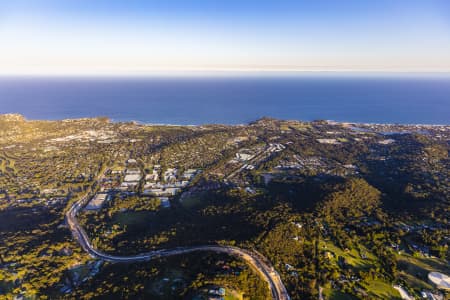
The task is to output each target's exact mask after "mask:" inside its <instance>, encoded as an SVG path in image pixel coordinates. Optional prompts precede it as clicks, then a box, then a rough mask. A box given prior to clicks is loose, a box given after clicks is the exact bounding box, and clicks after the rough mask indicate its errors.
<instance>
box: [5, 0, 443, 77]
mask: <svg viewBox="0 0 450 300" xmlns="http://www.w3.org/2000/svg"><path fill="white" fill-rule="evenodd" d="M0 40H1V41H2V42H1V44H0V54H1V55H0V72H1V73H33V74H36V73H38V74H39V73H80V74H84V73H118V74H123V73H149V72H155V71H167V72H175V71H186V70H189V71H217V70H220V71H222V70H226V71H249V70H251V71H411V72H412V71H446V72H448V71H450V1H447V0H426V1H419V0H396V1H392V0H377V1H363V0H359V1H356V0H347V1H346V0H341V1H335V0H333V1H331V0H330V1H325V0H314V1H312V0H311V1H300V0H297V1H282V0H277V1H265V0H260V1H253V0H247V1H242V0H241V1H238V0H228V1H211V0H210V1H208V0H203V1H189V0H184V1H182V0H179V1H171V0H165V1H132V0H128V1H123V0H122V1H119V0H109V1H105V0H96V1H92V0H91V1H88V0H72V1H69V0H59V1H56V0H53V1H49V0H47V1H44V0H41V1H38V0H28V1H22V0H14V1H13V0H11V1H4V0H0Z"/></svg>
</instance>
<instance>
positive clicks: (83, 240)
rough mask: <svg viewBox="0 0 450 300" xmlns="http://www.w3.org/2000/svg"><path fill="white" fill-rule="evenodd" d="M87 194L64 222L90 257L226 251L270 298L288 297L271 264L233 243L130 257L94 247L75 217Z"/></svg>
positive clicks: (153, 253)
mask: <svg viewBox="0 0 450 300" xmlns="http://www.w3.org/2000/svg"><path fill="white" fill-rule="evenodd" d="M89 199H90V197H89V196H86V197H84V198H82V199H81V200H80V201H78V202H76V203H74V204H73V205H72V206H71V208H70V209H69V210H68V211H67V213H66V221H67V224H68V225H69V228H70V231H71V232H72V235H73V237H74V238H75V239H76V240H77V241H78V243H79V244H80V245H81V247H82V248H83V249H84V251H86V252H87V253H89V255H91V256H92V257H94V258H99V259H102V260H105V261H109V262H139V261H149V260H151V259H154V258H159V257H167V256H173V255H180V254H186V253H191V252H198V251H212V252H218V253H226V254H229V255H232V256H235V257H238V258H240V259H243V260H244V261H245V262H247V264H248V265H250V267H252V269H254V270H255V271H256V272H257V273H258V274H259V275H260V276H261V277H262V278H263V279H264V280H265V281H266V282H267V284H268V287H269V290H270V292H271V295H272V299H274V300H289V299H290V298H289V295H288V293H287V290H286V287H285V286H284V284H283V282H282V281H281V278H280V275H279V274H278V272H277V271H276V270H275V269H274V268H273V267H272V265H271V263H270V262H269V261H268V260H267V259H266V258H265V257H264V256H262V255H261V254H259V253H257V252H254V251H249V250H246V249H241V248H238V247H233V246H220V245H203V246H192V247H177V248H172V249H161V250H155V251H151V252H147V253H142V254H137V255H131V256H115V255H109V254H107V253H103V252H101V251H99V250H97V249H95V248H94V247H93V246H92V244H91V241H90V239H89V237H88V235H87V234H86V232H85V231H84V229H83V227H81V225H80V224H79V223H78V220H77V218H76V216H77V214H78V212H79V211H80V210H81V209H82V208H83V207H84V206H85V205H86V204H87V202H88V201H89Z"/></svg>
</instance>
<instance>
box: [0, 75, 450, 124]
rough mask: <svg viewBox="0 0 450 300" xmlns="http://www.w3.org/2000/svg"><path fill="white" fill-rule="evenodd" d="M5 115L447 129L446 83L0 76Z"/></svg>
mask: <svg viewBox="0 0 450 300" xmlns="http://www.w3.org/2000/svg"><path fill="white" fill-rule="evenodd" d="M0 113H1V114H3V113H20V114H22V115H24V116H25V117H26V118H28V119H46V120H48V119H50V120H55V119H68V118H81V117H95V116H107V117H110V118H111V119H112V120H113V121H139V122H143V123H152V124H182V125H196V124H206V123H220V124H242V123H248V122H251V121H254V120H256V119H258V118H261V117H263V116H268V117H274V118H280V119H295V120H305V121H311V120H318V119H326V120H335V121H348V122H364V123H403V124H450V78H448V77H423V78H419V77H417V78H416V77H407V78H401V77H348V76H347V77H331V76H322V77H321V76H311V77H308V76H299V77H267V76H266V77H210V78H202V77H184V78H183V77H178V78H176V77H134V78H133V77H129V78H119V77H103V78H93V77H85V78H82V77H79V78H77V77H61V78H57V77H21V78H20V77H0Z"/></svg>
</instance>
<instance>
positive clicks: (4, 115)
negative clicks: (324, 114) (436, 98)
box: [0, 113, 450, 127]
mask: <svg viewBox="0 0 450 300" xmlns="http://www.w3.org/2000/svg"><path fill="white" fill-rule="evenodd" d="M8 117H10V118H14V119H21V120H22V121H25V122H43V121H44V122H45V121H49V122H58V121H60V122H72V121H81V120H95V119H101V118H106V119H107V120H108V121H109V122H111V123H115V124H119V123H135V124H138V125H143V126H167V127H201V126H209V125H217V126H248V125H250V124H251V123H254V122H257V121H259V120H263V119H264V118H269V119H273V120H275V121H284V122H300V123H313V122H319V121H323V122H326V123H327V124H329V125H349V126H350V125H354V126H359V125H363V126H405V127H411V126H415V127H448V126H450V123H449V124H430V123H381V122H380V123H379V122H352V121H335V120H329V119H323V120H321V119H316V120H296V119H279V118H274V117H260V118H257V119H255V120H253V121H249V122H246V123H235V124H233V123H220V122H218V123H199V124H192V123H191V124H175V123H159V122H158V123H152V122H146V121H140V120H132V119H130V120H120V119H114V118H110V117H108V116H96V117H80V118H66V119H29V118H27V117H26V116H25V115H23V114H21V113H0V118H8Z"/></svg>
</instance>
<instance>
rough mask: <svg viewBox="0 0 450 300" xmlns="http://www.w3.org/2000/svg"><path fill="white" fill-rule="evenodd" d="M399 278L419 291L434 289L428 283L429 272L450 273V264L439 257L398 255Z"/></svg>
mask: <svg viewBox="0 0 450 300" xmlns="http://www.w3.org/2000/svg"><path fill="white" fill-rule="evenodd" d="M397 260H398V270H399V278H400V279H401V280H404V281H405V282H406V284H407V285H408V286H410V287H413V288H414V289H416V291H419V290H421V289H432V288H433V287H432V286H431V285H430V284H429V283H428V273H429V272H433V271H435V272H442V273H444V274H450V265H449V264H448V263H446V262H445V261H443V260H441V259H438V258H427V257H413V256H411V255H408V254H403V255H397Z"/></svg>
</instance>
